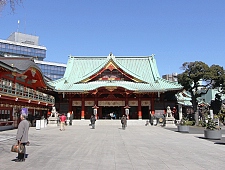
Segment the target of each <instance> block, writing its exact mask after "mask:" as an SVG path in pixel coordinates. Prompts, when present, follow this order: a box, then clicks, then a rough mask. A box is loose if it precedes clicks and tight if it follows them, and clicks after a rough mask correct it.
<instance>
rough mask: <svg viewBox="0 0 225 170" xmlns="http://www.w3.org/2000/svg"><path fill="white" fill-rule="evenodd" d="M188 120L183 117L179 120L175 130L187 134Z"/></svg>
mask: <svg viewBox="0 0 225 170" xmlns="http://www.w3.org/2000/svg"><path fill="white" fill-rule="evenodd" d="M188 122H189V121H188V118H187V117H183V118H182V119H181V120H180V123H179V124H178V125H177V130H178V132H186V133H189V123H188Z"/></svg>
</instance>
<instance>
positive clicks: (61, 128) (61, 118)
mask: <svg viewBox="0 0 225 170" xmlns="http://www.w3.org/2000/svg"><path fill="white" fill-rule="evenodd" d="M65 121H66V116H65V115H64V113H63V114H62V116H60V130H65Z"/></svg>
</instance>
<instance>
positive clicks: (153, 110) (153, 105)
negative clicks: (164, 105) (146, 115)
mask: <svg viewBox="0 0 225 170" xmlns="http://www.w3.org/2000/svg"><path fill="white" fill-rule="evenodd" d="M154 101H155V96H154V93H152V95H151V112H152V114H153V115H154V114H155V102H154Z"/></svg>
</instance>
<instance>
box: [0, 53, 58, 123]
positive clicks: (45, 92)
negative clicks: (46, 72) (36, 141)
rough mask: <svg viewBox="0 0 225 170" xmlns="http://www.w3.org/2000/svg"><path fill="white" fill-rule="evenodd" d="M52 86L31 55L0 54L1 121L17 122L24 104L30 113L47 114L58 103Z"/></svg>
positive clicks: (35, 114) (31, 114) (36, 114)
mask: <svg viewBox="0 0 225 170" xmlns="http://www.w3.org/2000/svg"><path fill="white" fill-rule="evenodd" d="M53 95H54V92H53V87H51V86H50V85H49V84H48V83H47V81H46V79H45V78H44V76H43V74H42V72H41V70H40V68H39V67H38V66H37V65H36V64H35V63H34V62H33V60H32V59H31V58H25V57H21V58H20V57H0V125H2V126H3V125H6V124H13V126H14V127H17V125H18V121H19V119H18V116H19V113H20V111H21V109H22V108H26V109H27V110H28V113H29V116H32V117H35V116H38V117H41V116H44V117H46V116H47V111H48V109H49V108H51V107H52V106H53V105H54V104H55V98H54V96H53Z"/></svg>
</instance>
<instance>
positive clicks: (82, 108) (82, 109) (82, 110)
mask: <svg viewBox="0 0 225 170" xmlns="http://www.w3.org/2000/svg"><path fill="white" fill-rule="evenodd" d="M84 104H85V102H84V94H82V103H81V105H82V106H81V119H84V108H85V107H84Z"/></svg>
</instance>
